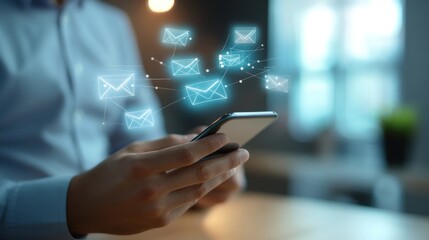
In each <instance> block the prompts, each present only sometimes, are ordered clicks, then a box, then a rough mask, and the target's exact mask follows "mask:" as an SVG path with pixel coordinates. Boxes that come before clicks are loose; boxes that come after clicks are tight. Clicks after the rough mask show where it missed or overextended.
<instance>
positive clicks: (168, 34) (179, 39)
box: [162, 28, 189, 46]
mask: <svg viewBox="0 0 429 240" xmlns="http://www.w3.org/2000/svg"><path fill="white" fill-rule="evenodd" d="M188 38H189V31H188V30H182V29H174V28H165V29H164V36H163V38H162V42H163V43H166V44H172V45H179V46H186V43H187V42H188Z"/></svg>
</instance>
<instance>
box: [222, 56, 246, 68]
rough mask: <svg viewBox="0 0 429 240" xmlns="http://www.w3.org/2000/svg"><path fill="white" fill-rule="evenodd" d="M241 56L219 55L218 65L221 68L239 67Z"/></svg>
mask: <svg viewBox="0 0 429 240" xmlns="http://www.w3.org/2000/svg"><path fill="white" fill-rule="evenodd" d="M241 63H242V61H241V55H240V54H226V55H219V64H220V65H221V66H226V67H233V66H239V65H241Z"/></svg>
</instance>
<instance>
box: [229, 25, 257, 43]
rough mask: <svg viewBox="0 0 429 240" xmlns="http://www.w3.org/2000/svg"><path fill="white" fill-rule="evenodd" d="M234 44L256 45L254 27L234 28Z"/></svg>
mask: <svg viewBox="0 0 429 240" xmlns="http://www.w3.org/2000/svg"><path fill="white" fill-rule="evenodd" d="M234 39H235V43H237V44H243V43H256V27H237V28H234Z"/></svg>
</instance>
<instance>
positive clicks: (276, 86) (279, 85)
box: [265, 75, 289, 93]
mask: <svg viewBox="0 0 429 240" xmlns="http://www.w3.org/2000/svg"><path fill="white" fill-rule="evenodd" d="M265 88H266V89H268V90H273V91H278V92H285V93H287V92H288V91H289V79H287V78H284V77H279V76H276V75H266V76H265Z"/></svg>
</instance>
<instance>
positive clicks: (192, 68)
mask: <svg viewBox="0 0 429 240" xmlns="http://www.w3.org/2000/svg"><path fill="white" fill-rule="evenodd" d="M198 63H199V60H198V58H190V59H175V60H172V61H171V70H172V73H173V76H177V75H184V76H188V75H197V74H200V68H199V66H198Z"/></svg>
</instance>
